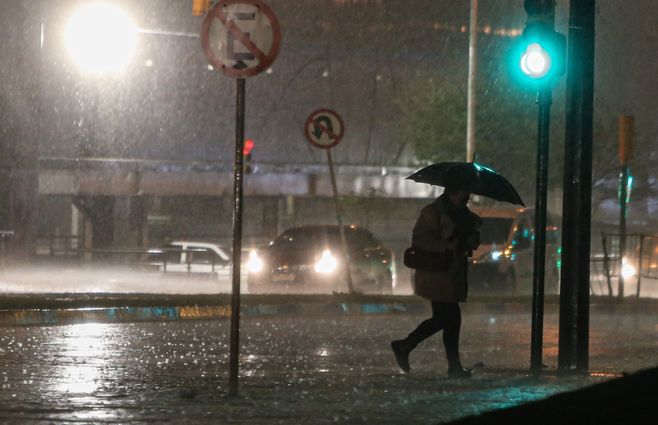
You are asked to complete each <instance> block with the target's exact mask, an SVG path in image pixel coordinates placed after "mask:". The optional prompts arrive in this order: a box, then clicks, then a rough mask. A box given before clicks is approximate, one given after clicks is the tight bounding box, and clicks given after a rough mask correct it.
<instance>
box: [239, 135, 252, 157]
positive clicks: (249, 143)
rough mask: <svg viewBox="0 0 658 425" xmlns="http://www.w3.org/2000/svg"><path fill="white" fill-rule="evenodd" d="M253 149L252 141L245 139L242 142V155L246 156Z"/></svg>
mask: <svg viewBox="0 0 658 425" xmlns="http://www.w3.org/2000/svg"><path fill="white" fill-rule="evenodd" d="M253 148H254V141H253V139H247V140H245V141H244V147H243V148H242V153H243V154H244V155H245V156H246V155H249V154H250V153H251V150H252V149H253Z"/></svg>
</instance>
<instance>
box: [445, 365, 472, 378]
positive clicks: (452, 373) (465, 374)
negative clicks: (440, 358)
mask: <svg viewBox="0 0 658 425" xmlns="http://www.w3.org/2000/svg"><path fill="white" fill-rule="evenodd" d="M471 375H472V373H471V371H470V370H468V369H464V368H463V367H461V366H459V367H450V368H448V377H450V378H454V379H470V378H471Z"/></svg>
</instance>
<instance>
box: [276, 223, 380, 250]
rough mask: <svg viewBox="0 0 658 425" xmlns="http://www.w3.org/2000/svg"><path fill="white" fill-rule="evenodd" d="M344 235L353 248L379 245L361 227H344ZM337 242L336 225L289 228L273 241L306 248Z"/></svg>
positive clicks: (331, 244)
mask: <svg viewBox="0 0 658 425" xmlns="http://www.w3.org/2000/svg"><path fill="white" fill-rule="evenodd" d="M345 237H346V239H347V243H348V245H349V246H350V247H351V248H355V249H365V248H372V247H377V246H378V245H379V242H378V241H377V240H376V239H375V238H374V236H372V235H371V234H370V233H369V232H367V231H365V230H362V229H351V228H346V229H345ZM338 244H340V233H339V231H338V227H319V228H299V229H290V230H287V231H286V232H284V233H283V234H282V235H281V236H279V237H278V238H277V239H276V240H275V241H274V243H273V245H274V246H276V247H278V248H282V247H291V248H292V247H294V249H307V248H311V247H317V246H318V245H328V246H335V245H338Z"/></svg>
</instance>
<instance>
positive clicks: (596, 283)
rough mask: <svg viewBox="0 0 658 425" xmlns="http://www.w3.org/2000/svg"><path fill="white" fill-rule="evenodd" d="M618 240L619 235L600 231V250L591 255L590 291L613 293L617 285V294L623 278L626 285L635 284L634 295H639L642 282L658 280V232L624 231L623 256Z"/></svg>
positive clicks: (619, 238) (652, 282) (601, 293)
mask: <svg viewBox="0 0 658 425" xmlns="http://www.w3.org/2000/svg"><path fill="white" fill-rule="evenodd" d="M620 241H621V236H620V235H619V234H614V233H602V234H601V249H602V251H601V253H600V254H596V255H593V256H592V258H591V262H590V276H591V289H592V292H593V293H595V294H600V295H603V294H606V293H607V295H610V296H612V295H613V294H614V288H615V287H617V294H619V284H620V277H623V281H624V283H625V284H626V283H627V284H635V295H636V296H637V297H639V296H640V294H641V291H642V286H643V284H647V283H650V284H655V283H656V282H655V281H656V280H658V235H645V234H627V235H626V238H625V251H626V252H625V255H624V259H622V258H621V254H620ZM648 281H649V282H648ZM624 286H626V285H624Z"/></svg>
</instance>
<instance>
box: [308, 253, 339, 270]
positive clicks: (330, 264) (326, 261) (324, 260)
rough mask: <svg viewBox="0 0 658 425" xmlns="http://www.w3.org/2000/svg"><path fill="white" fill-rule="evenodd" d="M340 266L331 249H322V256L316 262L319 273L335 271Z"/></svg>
mask: <svg viewBox="0 0 658 425" xmlns="http://www.w3.org/2000/svg"><path fill="white" fill-rule="evenodd" d="M336 267H338V260H336V257H334V256H333V255H332V254H331V251H329V250H328V249H325V250H324V251H322V256H321V257H320V259H319V260H318V261H316V262H315V267H314V269H315V271H316V272H318V273H323V274H327V273H333V272H334V271H335V270H336Z"/></svg>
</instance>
